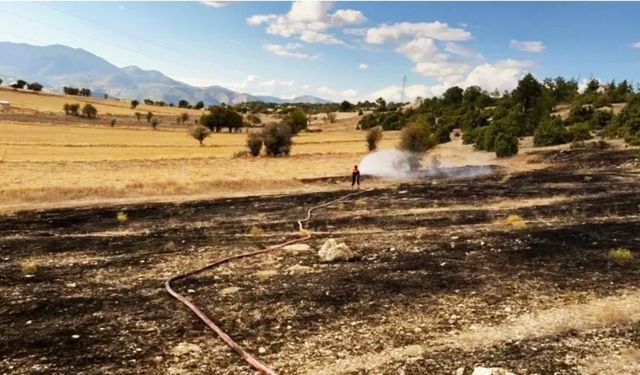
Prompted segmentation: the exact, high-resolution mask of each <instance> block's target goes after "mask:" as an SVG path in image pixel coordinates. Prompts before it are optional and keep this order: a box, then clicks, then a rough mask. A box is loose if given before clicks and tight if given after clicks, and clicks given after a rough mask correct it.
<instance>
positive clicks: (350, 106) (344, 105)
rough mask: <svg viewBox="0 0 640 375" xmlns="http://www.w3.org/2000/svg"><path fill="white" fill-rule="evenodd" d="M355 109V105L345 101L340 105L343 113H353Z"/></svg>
mask: <svg viewBox="0 0 640 375" xmlns="http://www.w3.org/2000/svg"><path fill="white" fill-rule="evenodd" d="M354 108H355V107H354V106H353V104H351V103H349V102H348V101H346V100H345V101H343V102H342V103H340V111H341V112H351V111H353V109H354Z"/></svg>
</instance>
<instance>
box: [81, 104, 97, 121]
mask: <svg viewBox="0 0 640 375" xmlns="http://www.w3.org/2000/svg"><path fill="white" fill-rule="evenodd" d="M82 115H83V116H86V117H87V118H96V116H97V115H98V110H97V109H96V107H94V106H93V105H91V104H89V103H87V104H85V105H84V106H83V107H82Z"/></svg>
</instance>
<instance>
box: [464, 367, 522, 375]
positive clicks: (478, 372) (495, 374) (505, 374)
mask: <svg viewBox="0 0 640 375" xmlns="http://www.w3.org/2000/svg"><path fill="white" fill-rule="evenodd" d="M471 375H516V374H514V373H513V372H511V371H509V370H505V369H503V368H499V367H476V368H474V369H473V373H472V374H471Z"/></svg>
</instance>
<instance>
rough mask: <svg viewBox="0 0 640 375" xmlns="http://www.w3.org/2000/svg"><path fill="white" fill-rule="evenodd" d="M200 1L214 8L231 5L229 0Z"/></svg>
mask: <svg viewBox="0 0 640 375" xmlns="http://www.w3.org/2000/svg"><path fill="white" fill-rule="evenodd" d="M199 3H200V4H204V5H206V6H208V7H212V8H222V7H226V6H227V5H229V2H228V1H200V2H199Z"/></svg>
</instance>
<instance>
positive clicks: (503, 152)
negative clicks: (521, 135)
mask: <svg viewBox="0 0 640 375" xmlns="http://www.w3.org/2000/svg"><path fill="white" fill-rule="evenodd" d="M494 149H495V151H496V156H497V157H499V158H506V157H509V156H513V155H516V154H517V153H518V137H516V136H515V135H510V134H505V133H502V134H499V135H498V136H497V137H496V140H495V145H494Z"/></svg>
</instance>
